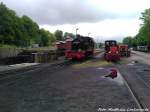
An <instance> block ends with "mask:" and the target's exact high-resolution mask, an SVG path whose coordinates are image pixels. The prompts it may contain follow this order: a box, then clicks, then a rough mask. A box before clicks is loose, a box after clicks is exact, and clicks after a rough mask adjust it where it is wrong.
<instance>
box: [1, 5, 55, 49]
mask: <svg viewBox="0 0 150 112" xmlns="http://www.w3.org/2000/svg"><path fill="white" fill-rule="evenodd" d="M54 41H55V36H54V35H53V34H52V33H50V32H48V31H45V30H44V29H39V26H38V24H37V23H35V22H34V21H33V20H32V19H31V18H29V17H28V16H25V15H24V16H22V17H19V16H17V15H16V13H15V12H14V11H13V10H10V9H9V8H7V7H6V6H5V5H4V4H3V3H0V44H9V45H16V46H22V47H27V46H31V45H32V44H40V46H48V45H51V44H52V42H54Z"/></svg>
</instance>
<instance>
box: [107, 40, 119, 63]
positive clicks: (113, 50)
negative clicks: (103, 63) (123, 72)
mask: <svg viewBox="0 0 150 112" xmlns="http://www.w3.org/2000/svg"><path fill="white" fill-rule="evenodd" d="M104 58H105V59H106V60H107V61H117V60H120V54H119V47H118V45H117V42H116V41H115V40H107V41H105V53H104Z"/></svg>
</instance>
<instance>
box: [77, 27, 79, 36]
mask: <svg viewBox="0 0 150 112" xmlns="http://www.w3.org/2000/svg"><path fill="white" fill-rule="evenodd" d="M78 30H79V28H76V38H77V31H78Z"/></svg>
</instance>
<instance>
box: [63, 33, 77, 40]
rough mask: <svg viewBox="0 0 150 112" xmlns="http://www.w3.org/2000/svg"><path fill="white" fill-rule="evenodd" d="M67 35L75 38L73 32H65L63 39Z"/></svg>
mask: <svg viewBox="0 0 150 112" xmlns="http://www.w3.org/2000/svg"><path fill="white" fill-rule="evenodd" d="M67 37H70V38H72V39H74V38H75V35H74V34H73V33H68V32H65V33H64V39H66V38H67Z"/></svg>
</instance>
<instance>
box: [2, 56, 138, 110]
mask: <svg viewBox="0 0 150 112" xmlns="http://www.w3.org/2000/svg"><path fill="white" fill-rule="evenodd" d="M113 67H114V65H113V64H112V63H108V62H106V61H104V60H102V58H100V57H99V58H98V57H97V58H96V59H93V60H89V61H85V62H81V63H74V64H72V65H71V66H67V65H64V66H55V67H51V66H50V67H46V68H43V69H42V70H40V71H39V70H37V71H36V70H35V71H32V72H27V73H24V74H21V77H18V76H17V78H12V79H9V80H6V81H4V82H3V83H2V84H1V85H0V112H97V111H98V109H101V108H106V109H108V108H124V109H127V108H137V105H136V104H135V102H134V101H133V99H132V96H131V94H130V93H129V91H128V89H127V87H126V86H125V84H124V82H123V81H122V77H121V76H120V75H119V74H118V75H119V76H118V77H117V78H116V79H111V78H105V77H104V75H106V74H108V72H109V69H110V68H113Z"/></svg>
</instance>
